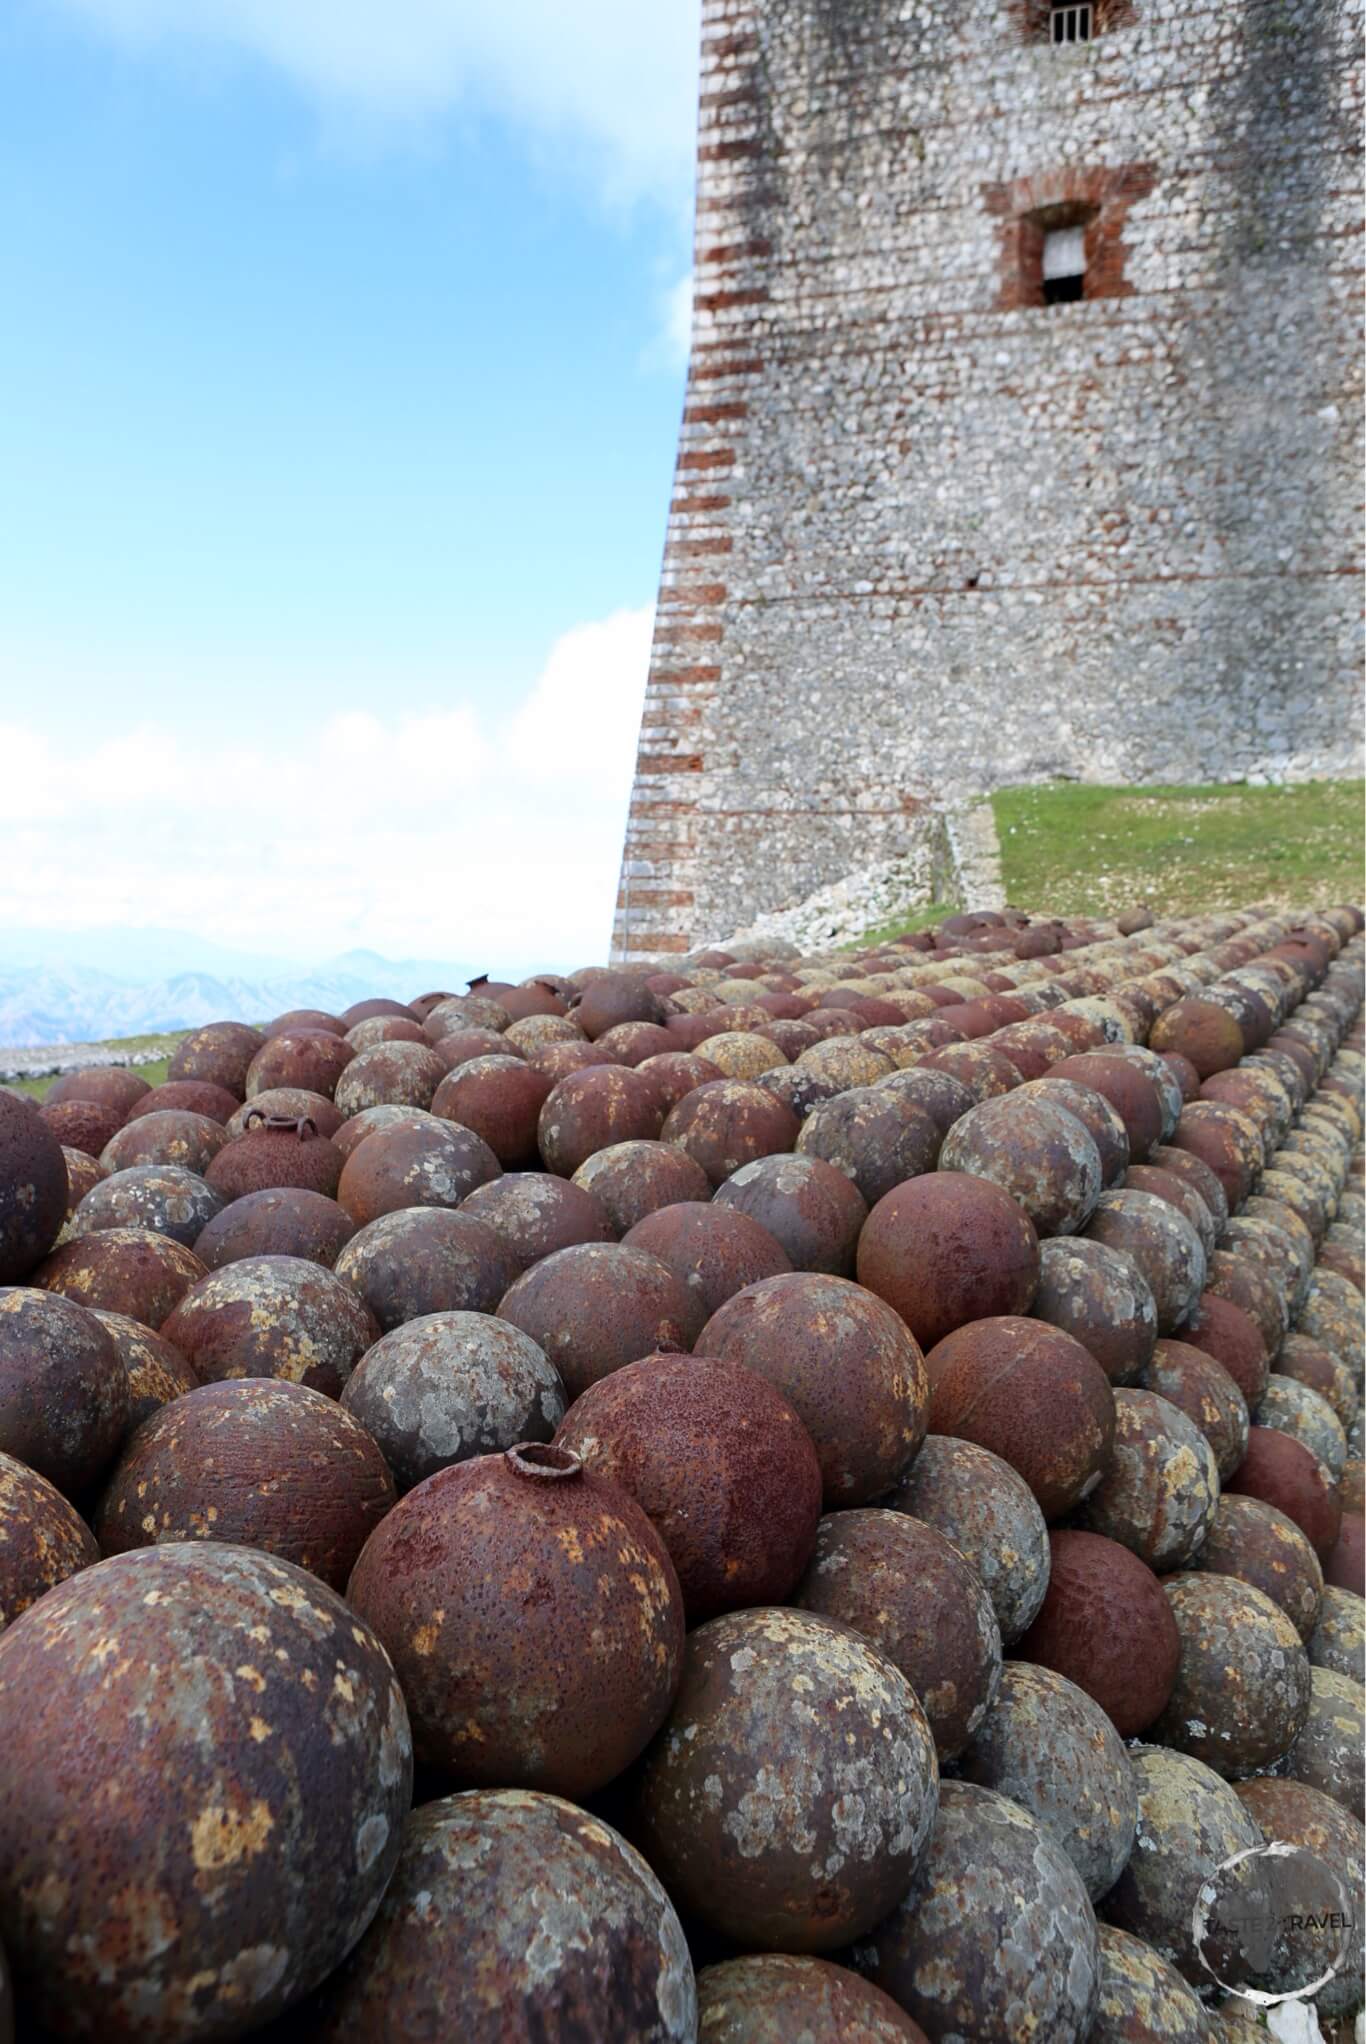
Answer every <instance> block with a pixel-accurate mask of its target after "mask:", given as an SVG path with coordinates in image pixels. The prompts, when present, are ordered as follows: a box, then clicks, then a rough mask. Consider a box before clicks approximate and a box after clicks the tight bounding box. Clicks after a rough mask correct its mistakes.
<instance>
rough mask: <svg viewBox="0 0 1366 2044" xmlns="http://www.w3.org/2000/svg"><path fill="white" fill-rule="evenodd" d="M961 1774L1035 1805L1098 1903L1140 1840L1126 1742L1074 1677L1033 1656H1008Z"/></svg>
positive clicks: (1034, 1813)
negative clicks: (1041, 1664) (1022, 1658)
mask: <svg viewBox="0 0 1366 2044" xmlns="http://www.w3.org/2000/svg"><path fill="white" fill-rule="evenodd" d="M958 1773H959V1774H960V1775H961V1776H962V1778H963V1780H965V1781H975V1782H977V1783H978V1784H979V1786H980V1787H982V1788H989V1789H995V1790H996V1792H997V1793H998V1794H999V1795H1003V1796H1009V1797H1010V1799H1011V1801H1012V1802H1014V1803H1018V1804H1019V1805H1020V1808H1021V1809H1022V1810H1028V1812H1029V1814H1030V1815H1031V1816H1032V1817H1033V1818H1035V1819H1036V1821H1037V1822H1038V1823H1039V1824H1040V1825H1041V1826H1042V1827H1043V1829H1044V1830H1045V1831H1047V1832H1048V1833H1049V1834H1050V1836H1051V1837H1052V1838H1053V1840H1054V1842H1055V1843H1056V1844H1058V1845H1060V1846H1061V1847H1062V1849H1063V1851H1064V1852H1065V1853H1066V1855H1067V1857H1068V1859H1069V1860H1071V1862H1072V1865H1073V1866H1074V1867H1075V1868H1076V1870H1077V1872H1078V1873H1079V1874H1080V1876H1081V1878H1082V1880H1083V1882H1084V1883H1085V1885H1086V1892H1087V1894H1088V1895H1089V1896H1090V1898H1091V1900H1092V1901H1093V1902H1096V1901H1099V1899H1100V1897H1101V1896H1102V1895H1104V1894H1105V1893H1106V1891H1107V1890H1108V1889H1110V1888H1112V1887H1113V1886H1114V1884H1115V1882H1116V1881H1117V1880H1118V1878H1119V1876H1120V1874H1121V1872H1122V1871H1123V1868H1124V1864H1125V1861H1126V1860H1127V1859H1128V1857H1129V1853H1130V1850H1131V1848H1132V1846H1133V1842H1134V1824H1135V1822H1136V1820H1137V1816H1138V1799H1137V1794H1136V1791H1135V1788H1134V1780H1133V1774H1132V1772H1131V1770H1130V1767H1129V1756H1128V1754H1127V1753H1126V1752H1125V1750H1124V1742H1123V1740H1122V1739H1121V1738H1120V1736H1119V1733H1118V1732H1117V1731H1116V1730H1115V1728H1114V1726H1113V1724H1112V1723H1111V1722H1110V1719H1109V1718H1108V1717H1107V1716H1106V1714H1105V1712H1104V1711H1103V1710H1102V1709H1101V1708H1100V1705H1099V1704H1098V1703H1095V1702H1094V1701H1093V1700H1092V1698H1091V1697H1089V1696H1088V1695H1087V1694H1086V1692H1085V1690H1084V1689H1079V1688H1078V1687H1077V1685H1076V1683H1075V1682H1069V1681H1068V1679H1067V1677H1066V1676H1065V1675H1059V1674H1058V1673H1056V1671H1055V1670H1054V1669H1052V1668H1041V1667H1038V1666H1037V1665H1035V1664H1034V1663H1032V1662H1029V1661H1009V1662H1007V1664H1006V1666H1005V1669H1004V1671H1003V1673H1002V1676H1001V1682H1000V1687H999V1689H998V1690H997V1693H996V1696H995V1699H994V1701H993V1703H992V1706H991V1709H990V1710H989V1711H987V1712H986V1713H984V1715H983V1718H982V1721H981V1722H980V1723H979V1724H978V1725H977V1727H976V1728H975V1730H974V1732H973V1735H972V1737H971V1739H970V1740H969V1741H968V1744H967V1746H966V1749H965V1750H964V1751H963V1753H962V1754H961V1755H960V1756H959V1762H958Z"/></svg>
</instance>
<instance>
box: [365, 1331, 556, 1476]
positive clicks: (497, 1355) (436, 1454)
mask: <svg viewBox="0 0 1366 2044" xmlns="http://www.w3.org/2000/svg"><path fill="white" fill-rule="evenodd" d="M342 1404H343V1405H344V1406H345V1407H346V1409H347V1411H348V1412H351V1413H354V1414H355V1416H356V1418H357V1419H358V1420H359V1421H360V1422H361V1424H362V1426H364V1427H365V1428H366V1429H367V1430H368V1431H369V1432H370V1433H371V1434H372V1435H373V1436H374V1438H375V1440H376V1441H378V1443H379V1445H380V1447H381V1448H382V1450H383V1451H384V1456H385V1459H386V1461H387V1462H388V1464H389V1467H390V1469H391V1470H392V1471H393V1473H394V1480H395V1482H396V1483H397V1485H398V1487H399V1489H400V1490H401V1491H408V1490H412V1489H413V1488H414V1486H415V1485H417V1484H419V1483H422V1482H424V1481H425V1480H426V1478H427V1477H429V1476H434V1475H435V1474H436V1472H437V1470H438V1469H445V1468H447V1467H448V1466H449V1465H450V1464H451V1463H453V1462H466V1461H468V1460H469V1459H470V1457H471V1456H473V1455H495V1454H501V1453H503V1452H504V1451H505V1450H506V1449H508V1448H514V1447H516V1446H517V1444H518V1443H519V1442H525V1441H548V1440H550V1438H551V1437H552V1435H553V1434H554V1432H555V1429H556V1427H557V1426H558V1425H559V1423H560V1421H561V1420H562V1419H563V1418H564V1413H565V1406H566V1404H567V1400H566V1398H565V1390H564V1385H563V1384H562V1383H561V1381H560V1376H559V1372H558V1371H557V1370H556V1369H554V1368H553V1366H552V1365H551V1364H550V1363H548V1362H547V1361H546V1358H545V1356H544V1354H543V1353H542V1351H541V1350H540V1349H539V1348H538V1347H537V1345H536V1343H535V1342H534V1341H533V1340H532V1339H531V1337H530V1335H527V1334H523V1333H522V1331H521V1329H520V1328H519V1327H510V1326H509V1325H508V1324H507V1322H506V1321H503V1320H496V1319H494V1318H493V1317H492V1315H490V1314H488V1313H459V1312H457V1313H426V1314H423V1315H422V1316H421V1317H420V1318H418V1319H416V1320H409V1321H406V1322H405V1323H404V1324H403V1325H402V1326H401V1327H395V1328H394V1329H393V1330H392V1331H391V1332H390V1333H388V1334H386V1335H383V1336H382V1337H381V1339H380V1340H379V1341H377V1342H376V1343H375V1345H374V1347H373V1348H372V1349H370V1350H368V1351H367V1353H366V1354H365V1355H364V1356H363V1357H362V1358H361V1360H360V1362H359V1363H358V1364H357V1366H356V1368H355V1369H354V1370H353V1371H352V1373H351V1375H350V1377H349V1378H348V1379H347V1382H346V1387H345V1389H344V1390H343V1392H342Z"/></svg>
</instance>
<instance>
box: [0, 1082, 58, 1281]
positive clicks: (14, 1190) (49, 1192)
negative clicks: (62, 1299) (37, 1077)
mask: <svg viewBox="0 0 1366 2044" xmlns="http://www.w3.org/2000/svg"><path fill="white" fill-rule="evenodd" d="M66 1202H67V1176H66V1159H65V1158H64V1157H63V1155H62V1145H61V1143H60V1142H59V1141H58V1139H57V1137H56V1135H54V1134H53V1132H52V1130H51V1129H50V1128H49V1127H48V1126H47V1124H46V1123H45V1122H44V1120H43V1118H42V1116H41V1115H40V1114H39V1112H38V1110H37V1108H36V1107H33V1106H31V1105H30V1103H29V1102H28V1101H27V1100H22V1099H20V1098H19V1097H18V1096H17V1095H16V1094H13V1093H6V1092H5V1091H3V1089H0V1285H4V1284H13V1283H15V1282H16V1281H17V1280H19V1279H21V1278H25V1277H27V1276H28V1274H29V1272H30V1271H31V1270H32V1269H33V1266H34V1265H35V1264H36V1263H37V1262H39V1261H40V1259H41V1258H42V1257H44V1256H46V1255H47V1252H48V1250H49V1249H50V1248H51V1247H52V1245H53V1243H54V1242H55V1241H56V1239H57V1237H58V1235H59V1234H60V1233H61V1228H62V1223H63V1221H64V1220H65V1219H66Z"/></svg>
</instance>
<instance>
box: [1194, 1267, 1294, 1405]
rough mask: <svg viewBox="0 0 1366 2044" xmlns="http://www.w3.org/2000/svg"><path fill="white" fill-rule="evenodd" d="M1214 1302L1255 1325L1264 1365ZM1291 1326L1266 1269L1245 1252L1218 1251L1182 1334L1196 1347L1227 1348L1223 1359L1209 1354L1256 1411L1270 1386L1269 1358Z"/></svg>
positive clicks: (1237, 1325) (1244, 1332) (1243, 1333)
mask: <svg viewBox="0 0 1366 2044" xmlns="http://www.w3.org/2000/svg"><path fill="white" fill-rule="evenodd" d="M1216 1300H1223V1301H1225V1302H1226V1304H1228V1305H1230V1306H1236V1307H1237V1308H1238V1311H1239V1313H1240V1314H1244V1315H1246V1317H1247V1318H1248V1319H1249V1320H1251V1321H1252V1323H1253V1328H1254V1331H1255V1333H1256V1334H1257V1335H1258V1336H1260V1358H1261V1359H1260V1360H1259V1359H1258V1348H1257V1344H1256V1343H1255V1342H1254V1341H1253V1339H1252V1337H1251V1336H1250V1335H1249V1334H1248V1331H1247V1329H1246V1328H1245V1327H1243V1325H1242V1323H1241V1321H1239V1320H1235V1319H1232V1318H1230V1316H1229V1315H1228V1314H1226V1313H1225V1312H1223V1311H1222V1309H1221V1307H1220V1306H1218V1305H1216V1304H1215V1303H1214V1302H1215V1301H1216ZM1287 1320H1288V1315H1287V1312H1286V1303H1285V1293H1284V1290H1283V1289H1282V1287H1281V1286H1280V1285H1278V1284H1277V1283H1276V1281H1275V1280H1274V1278H1273V1277H1272V1276H1271V1274H1270V1272H1269V1270H1268V1269H1267V1268H1266V1267H1265V1265H1264V1264H1262V1263H1258V1262H1256V1261H1255V1260H1254V1259H1253V1257H1252V1256H1251V1255H1246V1254H1244V1253H1243V1251H1242V1250H1241V1249H1238V1250H1236V1251H1231V1250H1228V1249H1216V1250H1215V1252H1214V1254H1213V1256H1211V1257H1210V1259H1209V1263H1208V1266H1207V1268H1206V1271H1205V1289H1204V1291H1203V1292H1202V1293H1201V1295H1200V1298H1199V1300H1198V1302H1197V1304H1196V1308H1195V1311H1194V1313H1193V1314H1192V1315H1191V1320H1190V1322H1189V1323H1188V1325H1187V1326H1186V1327H1184V1328H1183V1329H1182V1330H1181V1338H1182V1340H1183V1341H1194V1342H1196V1345H1197V1346H1204V1345H1205V1343H1206V1342H1209V1343H1215V1342H1218V1343H1220V1344H1221V1345H1222V1346H1224V1348H1225V1353H1224V1354H1222V1355H1219V1354H1217V1351H1216V1350H1215V1349H1214V1348H1213V1347H1210V1348H1209V1349H1208V1350H1207V1353H1209V1354H1211V1355H1216V1356H1217V1360H1218V1361H1220V1362H1222V1363H1223V1365H1224V1368H1225V1369H1226V1370H1228V1372H1229V1375H1230V1376H1232V1377H1234V1378H1235V1379H1236V1381H1237V1383H1238V1385H1239V1388H1240V1389H1241V1390H1242V1391H1243V1396H1244V1397H1245V1398H1249V1399H1250V1401H1251V1403H1252V1404H1253V1405H1255V1404H1256V1402H1257V1400H1258V1399H1259V1398H1260V1397H1261V1395H1262V1390H1263V1388H1264V1386H1265V1383H1266V1376H1265V1372H1266V1371H1267V1370H1269V1369H1270V1358H1271V1357H1272V1356H1273V1355H1275V1353H1276V1351H1277V1350H1278V1349H1279V1347H1280V1345H1281V1342H1282V1339H1283V1338H1284V1335H1285V1330H1286V1325H1287ZM1197 1337H1200V1338H1201V1339H1197ZM1239 1358H1241V1360H1239Z"/></svg>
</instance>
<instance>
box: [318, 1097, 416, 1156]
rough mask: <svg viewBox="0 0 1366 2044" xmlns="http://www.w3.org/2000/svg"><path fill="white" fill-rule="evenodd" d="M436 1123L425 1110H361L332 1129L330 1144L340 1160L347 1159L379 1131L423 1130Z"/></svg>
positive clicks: (395, 1108)
mask: <svg viewBox="0 0 1366 2044" xmlns="http://www.w3.org/2000/svg"><path fill="white" fill-rule="evenodd" d="M437 1119H438V1116H436V1115H434V1114H429V1113H428V1111H427V1109H426V1108H425V1107H362V1109H361V1111H360V1113H359V1114H353V1115H352V1116H351V1119H350V1120H349V1121H343V1122H341V1123H340V1124H339V1126H338V1127H337V1128H335V1129H333V1131H332V1134H331V1138H330V1140H331V1141H332V1142H334V1143H335V1144H336V1146H337V1148H338V1149H339V1150H340V1151H341V1153H342V1156H343V1157H346V1158H349V1157H350V1155H351V1153H352V1151H353V1150H355V1149H356V1148H357V1147H358V1146H359V1145H360V1144H361V1143H363V1142H364V1141H365V1139H366V1137H367V1136H372V1135H375V1134H376V1133H377V1132H378V1131H379V1130H380V1129H387V1128H424V1127H429V1126H430V1125H431V1123H433V1122H434V1121H436V1120H437Z"/></svg>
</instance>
